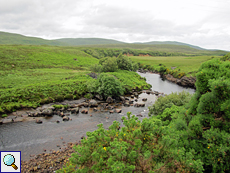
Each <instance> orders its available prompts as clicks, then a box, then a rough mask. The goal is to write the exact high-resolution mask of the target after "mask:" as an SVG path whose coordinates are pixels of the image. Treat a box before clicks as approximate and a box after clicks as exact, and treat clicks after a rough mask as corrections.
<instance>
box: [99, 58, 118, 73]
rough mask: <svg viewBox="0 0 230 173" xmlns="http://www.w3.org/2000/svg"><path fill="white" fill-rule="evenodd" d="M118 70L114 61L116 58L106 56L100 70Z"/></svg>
mask: <svg viewBox="0 0 230 173" xmlns="http://www.w3.org/2000/svg"><path fill="white" fill-rule="evenodd" d="M117 70H118V65H117V62H116V58H115V57H114V58H107V59H106V61H104V62H103V63H102V71H103V72H115V71H117Z"/></svg>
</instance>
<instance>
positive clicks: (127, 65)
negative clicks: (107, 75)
mask: <svg viewBox="0 0 230 173" xmlns="http://www.w3.org/2000/svg"><path fill="white" fill-rule="evenodd" d="M116 61H117V65H118V68H119V69H121V70H128V71H129V70H131V71H136V70H137V69H138V65H137V64H136V63H133V62H132V60H131V59H129V58H128V57H125V56H123V55H122V54H120V55H119V56H118V57H117V59H116Z"/></svg>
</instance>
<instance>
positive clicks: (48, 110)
mask: <svg viewBox="0 0 230 173" xmlns="http://www.w3.org/2000/svg"><path fill="white" fill-rule="evenodd" d="M53 109H54V108H53ZM53 109H52V108H46V109H44V110H43V111H42V115H44V116H52V115H53Z"/></svg>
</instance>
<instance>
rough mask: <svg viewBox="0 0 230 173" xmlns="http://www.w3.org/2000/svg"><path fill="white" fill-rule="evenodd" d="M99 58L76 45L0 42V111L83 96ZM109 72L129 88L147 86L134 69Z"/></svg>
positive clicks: (0, 112)
mask: <svg viewBox="0 0 230 173" xmlns="http://www.w3.org/2000/svg"><path fill="white" fill-rule="evenodd" d="M98 62H99V60H98V59H97V58H94V57H92V56H91V55H89V54H86V53H84V52H83V51H81V50H79V49H78V48H76V47H53V46H25V45H23V46H22V45H1V46H0V78H1V80H0V114H3V113H7V112H12V111H15V110H17V109H20V108H24V107H37V106H39V105H41V104H44V103H49V102H54V101H62V100H64V99H78V98H80V97H82V96H84V94H86V93H87V92H88V90H87V82H88V81H90V80H93V79H92V78H91V77H89V76H88V75H87V74H88V73H90V72H91V71H90V66H91V65H93V64H97V63H98ZM124 73H125V74H127V77H128V78H129V79H128V78H127V77H125V75H124ZM111 74H112V75H114V76H116V77H117V78H118V80H120V81H121V82H122V84H123V85H124V86H126V87H127V88H128V89H131V88H134V87H136V86H138V87H148V85H147V83H146V82H145V80H144V79H142V78H138V77H137V74H136V73H134V72H125V71H122V70H119V71H118V72H114V74H113V73H111Z"/></svg>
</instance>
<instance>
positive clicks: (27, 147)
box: [0, 73, 195, 160]
mask: <svg viewBox="0 0 230 173" xmlns="http://www.w3.org/2000/svg"><path fill="white" fill-rule="evenodd" d="M138 74H140V75H141V76H142V77H145V78H146V82H147V83H149V84H151V85H152V88H151V89H152V90H153V91H158V92H163V93H165V94H170V93H171V92H181V91H183V90H185V91H188V92H190V93H194V92H195V90H194V89H190V88H183V87H181V86H178V85H176V84H174V83H171V82H168V81H163V80H162V79H161V78H160V76H159V75H157V74H151V73H145V74H144V73H138ZM142 98H147V101H146V102H145V107H138V108H136V107H133V106H130V107H124V106H120V107H118V108H120V109H122V113H119V114H118V113H112V114H110V113H109V112H108V111H107V112H104V111H103V112H101V111H98V112H94V111H93V110H92V108H88V109H89V114H82V113H79V114H71V115H70V118H71V119H72V121H67V122H64V121H62V118H61V117H59V116H56V115H54V116H53V117H51V118H42V117H39V119H42V121H43V123H42V124H37V123H35V119H34V120H32V121H25V122H17V123H7V124H3V125H1V126H0V151H21V153H22V160H29V159H30V157H32V156H33V155H36V154H40V153H43V152H44V150H46V152H50V151H51V150H60V149H62V148H65V147H66V145H67V143H68V142H76V141H79V140H81V137H82V136H86V132H87V131H94V130H96V129H97V124H99V123H103V125H104V127H105V128H108V127H109V126H110V125H111V124H112V122H113V121H115V120H116V121H119V122H120V123H122V122H121V117H122V116H126V113H127V112H129V111H130V112H132V113H133V114H134V115H137V114H141V115H142V116H143V117H139V119H140V120H142V119H143V118H145V117H148V106H151V105H152V104H153V103H154V102H155V100H156V99H157V97H156V96H155V95H152V94H149V95H148V94H146V93H142V94H140V95H139V97H138V101H141V100H142ZM66 102H67V103H68V101H66ZM90 115H92V116H90ZM57 120H59V121H60V123H56V121H57ZM121 126H122V125H121Z"/></svg>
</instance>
